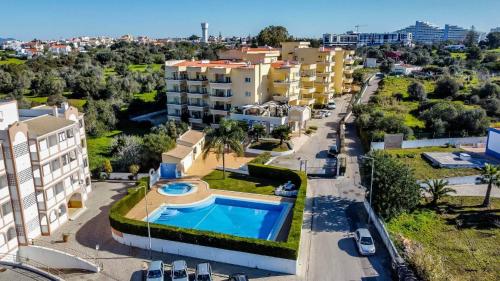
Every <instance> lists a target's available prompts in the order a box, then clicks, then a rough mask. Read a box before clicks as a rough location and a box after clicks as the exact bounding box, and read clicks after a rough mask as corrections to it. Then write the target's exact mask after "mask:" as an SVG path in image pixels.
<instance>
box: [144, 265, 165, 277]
mask: <svg viewBox="0 0 500 281" xmlns="http://www.w3.org/2000/svg"><path fill="white" fill-rule="evenodd" d="M164 275H165V271H164V266H163V262H162V261H152V262H151V263H150V264H149V266H148V271H147V274H146V281H163V279H164Z"/></svg>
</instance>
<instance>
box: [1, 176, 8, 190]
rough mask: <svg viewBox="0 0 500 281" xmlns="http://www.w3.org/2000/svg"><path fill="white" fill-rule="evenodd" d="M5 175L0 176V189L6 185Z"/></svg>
mask: <svg viewBox="0 0 500 281" xmlns="http://www.w3.org/2000/svg"><path fill="white" fill-rule="evenodd" d="M7 185H8V184H7V176H1V177H0V189H1V188H4V187H7Z"/></svg>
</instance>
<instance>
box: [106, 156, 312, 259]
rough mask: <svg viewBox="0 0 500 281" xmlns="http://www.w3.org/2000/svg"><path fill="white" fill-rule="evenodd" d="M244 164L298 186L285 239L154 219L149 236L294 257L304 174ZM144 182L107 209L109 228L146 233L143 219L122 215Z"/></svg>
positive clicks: (138, 197)
mask: <svg viewBox="0 0 500 281" xmlns="http://www.w3.org/2000/svg"><path fill="white" fill-rule="evenodd" d="M248 166H249V172H250V170H251V171H252V172H250V174H251V175H252V176H253V175H255V174H260V175H268V176H271V175H275V176H280V178H283V179H286V178H289V179H290V180H292V182H293V183H295V184H297V186H299V194H298V196H297V199H296V201H295V204H294V207H293V210H292V212H293V214H292V217H293V219H292V225H291V227H290V231H289V234H288V239H287V241H286V242H277V241H268V240H260V239H251V238H243V237H237V236H232V235H227V234H221V233H215V232H210V231H201V230H194V229H186V228H178V227H173V226H168V225H161V224H154V223H153V224H150V227H151V237H154V238H159V239H166V240H172V241H181V242H184V243H190V244H196V245H203V246H209V247H216V248H222V249H228V250H235V251H243V252H249V253H254V254H261V255H267V256H274V257H280V258H286V259H296V258H297V255H298V248H299V242H300V233H301V230H302V216H303V211H304V206H305V197H306V189H307V177H306V175H305V174H304V173H302V172H297V171H292V170H287V169H283V168H278V167H272V166H265V165H261V164H249V165H248ZM252 173H253V174H252ZM285 176H286V178H285ZM147 182H148V178H144V179H141V180H140V181H138V184H137V187H136V188H132V189H129V193H128V194H127V195H126V196H125V197H123V198H122V199H121V200H119V201H118V202H116V203H115V204H114V205H113V206H112V207H111V209H110V211H109V220H110V225H111V227H112V228H113V229H115V230H117V231H121V232H124V233H129V234H133V235H139V236H147V235H148V234H147V233H148V231H147V224H146V222H144V221H138V220H133V219H129V218H126V217H125V215H126V214H127V213H128V212H129V210H130V209H131V208H133V207H134V206H135V205H137V203H139V202H140V200H141V199H142V198H143V197H144V195H145V193H144V190H145V188H144V187H145V186H147Z"/></svg>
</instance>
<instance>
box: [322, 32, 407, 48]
mask: <svg viewBox="0 0 500 281" xmlns="http://www.w3.org/2000/svg"><path fill="white" fill-rule="evenodd" d="M411 43H412V34H411V33H347V34H330V33H325V34H323V46H325V47H360V46H379V45H385V44H399V45H404V46H409V45H411Z"/></svg>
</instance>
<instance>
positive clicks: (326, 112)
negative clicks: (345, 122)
mask: <svg viewBox="0 0 500 281" xmlns="http://www.w3.org/2000/svg"><path fill="white" fill-rule="evenodd" d="M321 112H322V113H323V116H325V117H329V116H330V115H332V113H331V112H330V111H328V110H321Z"/></svg>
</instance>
